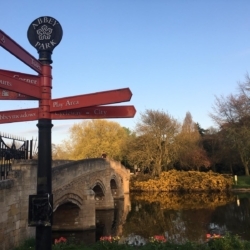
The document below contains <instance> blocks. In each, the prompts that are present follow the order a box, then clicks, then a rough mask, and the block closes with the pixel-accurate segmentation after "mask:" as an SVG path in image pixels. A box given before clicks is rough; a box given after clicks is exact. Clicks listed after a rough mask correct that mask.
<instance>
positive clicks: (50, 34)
mask: <svg viewBox="0 0 250 250" xmlns="http://www.w3.org/2000/svg"><path fill="white" fill-rule="evenodd" d="M62 34H63V31H62V26H61V24H60V23H59V22H58V21H57V20H56V19H55V18H53V17H49V16H43V17H39V18H37V19H35V20H34V21H33V22H32V23H31V24H30V26H29V28H28V39H29V42H30V44H31V45H32V46H33V47H35V48H36V49H37V51H38V52H40V51H50V52H52V51H53V49H54V48H55V47H56V46H57V45H58V44H59V43H60V41H61V39H62Z"/></svg>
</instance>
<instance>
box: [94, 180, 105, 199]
mask: <svg viewBox="0 0 250 250" xmlns="http://www.w3.org/2000/svg"><path fill="white" fill-rule="evenodd" d="M91 189H92V190H93V191H94V192H95V199H96V200H103V199H104V196H105V186H104V185H103V183H102V182H101V181H99V180H98V181H97V182H96V183H95V184H94V185H93V187H92V188H91Z"/></svg>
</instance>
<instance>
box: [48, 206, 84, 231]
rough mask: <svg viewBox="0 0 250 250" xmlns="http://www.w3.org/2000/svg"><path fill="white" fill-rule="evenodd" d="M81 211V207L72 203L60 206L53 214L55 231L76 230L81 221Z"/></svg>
mask: <svg viewBox="0 0 250 250" xmlns="http://www.w3.org/2000/svg"><path fill="white" fill-rule="evenodd" d="M80 211H81V210H80V207H79V206H77V205H76V204H74V203H72V202H66V203H63V204H61V205H59V206H58V207H57V209H56V211H55V212H54V213H53V230H59V229H60V230H61V229H63V230H71V229H75V228H76V225H77V223H78V222H79V220H80ZM79 226H80V225H79Z"/></svg>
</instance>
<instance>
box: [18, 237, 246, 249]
mask: <svg viewBox="0 0 250 250" xmlns="http://www.w3.org/2000/svg"><path fill="white" fill-rule="evenodd" d="M27 249H29V250H35V240H34V239H31V240H28V241H26V242H25V243H24V244H22V245H21V246H20V247H18V248H15V249H14V250H27ZM59 249H60V250H101V249H107V250H133V249H142V250H153V249H158V250H177V249H178V250H214V249H216V250H236V249H237V250H249V249H250V242H248V241H242V240H241V239H240V238H239V237H237V236H232V235H226V236H224V237H218V238H213V239H210V240H208V241H207V242H206V243H201V244H199V243H194V242H186V243H184V244H174V243H171V242H168V241H166V242H165V240H164V238H162V237H160V236H158V237H156V236H154V237H153V240H152V241H151V242H148V243H147V244H145V245H142V246H138V245H136V244H134V245H129V244H119V241H117V240H114V241H112V239H111V240H109V237H107V240H102V241H99V242H97V243H95V244H93V245H89V246H86V245H76V244H74V243H70V242H63V243H58V244H55V245H53V246H52V250H59Z"/></svg>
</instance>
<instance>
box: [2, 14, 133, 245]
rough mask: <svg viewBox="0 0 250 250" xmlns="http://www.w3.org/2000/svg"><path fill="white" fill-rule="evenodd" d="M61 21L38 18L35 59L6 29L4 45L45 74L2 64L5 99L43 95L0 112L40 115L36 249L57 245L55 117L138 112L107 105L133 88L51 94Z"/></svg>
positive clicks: (33, 221) (17, 118)
mask: <svg viewBox="0 0 250 250" xmlns="http://www.w3.org/2000/svg"><path fill="white" fill-rule="evenodd" d="M62 33H63V31H62V27H61V25H60V23H59V22H58V21H57V20H56V19H54V18H52V17H49V16H43V17H39V18H37V19H35V20H34V21H33V22H32V23H31V24H30V26H29V28H28V32H27V35H28V39H29V41H30V43H31V45H32V46H33V47H35V48H36V49H37V52H38V54H39V60H37V59H35V58H34V57H33V56H32V55H30V54H29V53H28V52H27V51H25V50H24V49H23V48H22V47H21V46H20V45H19V44H17V43H16V42H15V41H13V40H12V39H11V38H10V37H9V36H8V35H6V34H5V33H4V32H3V31H2V30H0V46H1V47H3V48H4V49H6V50H7V51H9V52H10V53H11V54H13V55H14V56H15V57H17V58H18V59H20V60H21V61H22V62H24V63H25V64H27V65H28V66H29V67H31V68H32V69H33V70H35V71H36V72H37V73H38V74H39V75H38V76H36V75H29V74H24V73H19V72H13V71H7V70H2V69H0V100H38V101H39V107H38V108H31V109H21V110H10V111H1V112H0V124H3V123H11V122H22V121H33V120H38V124H37V127H38V167H37V194H36V195H30V197H29V225H30V226H36V250H44V249H46V250H51V249H52V245H51V240H52V239H51V235H52V234H51V226H52V214H53V195H52V180H51V179H52V176H51V166H52V153H51V128H52V126H53V125H52V122H51V120H52V119H55V120H60V119H103V118H128V117H134V115H135V113H136V110H135V108H134V106H103V105H107V104H114V103H120V102H127V101H130V99H131V97H132V92H131V91H130V89H129V88H124V89H116V90H109V91H103V92H97V93H91V94H84V95H78V96H69V97H64V98H58V99H51V89H52V68H51V66H50V64H51V63H52V60H51V55H52V51H53V49H54V48H55V47H56V46H57V45H58V44H59V43H60V41H61V39H62Z"/></svg>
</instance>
